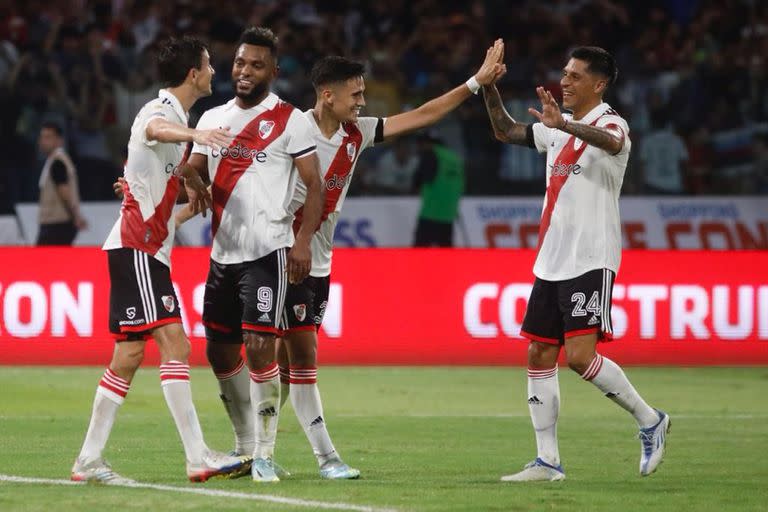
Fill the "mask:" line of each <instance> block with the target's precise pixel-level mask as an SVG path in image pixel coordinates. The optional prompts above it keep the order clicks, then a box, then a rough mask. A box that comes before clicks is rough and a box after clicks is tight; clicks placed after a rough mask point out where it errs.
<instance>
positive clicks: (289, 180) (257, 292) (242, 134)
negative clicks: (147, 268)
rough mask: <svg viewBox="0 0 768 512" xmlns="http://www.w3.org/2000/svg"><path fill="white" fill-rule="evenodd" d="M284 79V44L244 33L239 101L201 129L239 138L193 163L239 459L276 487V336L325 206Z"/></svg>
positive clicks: (267, 34) (256, 31)
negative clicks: (296, 205)
mask: <svg viewBox="0 0 768 512" xmlns="http://www.w3.org/2000/svg"><path fill="white" fill-rule="evenodd" d="M276 74H277V38H276V37H275V36H274V34H273V33H272V31H270V30H269V29H266V28H249V29H247V30H245V31H244V32H243V34H242V35H241V37H240V41H239V44H238V48H237V53H236V55H235V60H234V65H233V67H232V82H233V86H234V89H235V98H234V99H232V100H230V101H229V102H228V103H226V104H225V105H222V106H219V107H216V108H213V109H210V110H208V111H206V112H205V113H204V114H203V115H202V117H201V118H200V122H199V123H198V129H211V128H216V127H222V126H228V127H231V129H232V131H233V132H235V133H236V135H235V138H234V141H233V142H232V143H231V144H229V145H228V146H227V147H223V148H221V149H214V148H207V147H203V145H200V144H195V145H194V147H193V149H192V155H191V156H190V158H189V160H188V162H187V165H188V166H189V167H191V168H192V169H194V170H196V171H197V172H199V173H201V174H202V173H206V172H207V173H208V174H209V176H210V179H211V191H212V198H213V208H212V210H213V218H212V235H213V249H212V251H211V262H210V268H209V273H208V279H207V282H206V286H205V298H204V305H203V323H204V325H205V327H206V338H207V340H208V343H207V355H208V360H209V362H210V364H211V367H212V368H213V371H214V374H215V375H216V377H217V378H218V381H219V386H220V389H221V398H222V401H223V402H224V405H225V407H226V409H227V411H228V414H229V416H230V419H231V420H232V425H233V428H234V430H235V435H236V445H235V453H238V454H250V453H253V456H254V462H253V466H252V471H251V475H252V478H253V480H254V481H255V482H275V481H278V480H279V476H278V473H282V469H281V468H279V467H278V466H277V465H276V464H275V463H274V461H273V454H274V447H275V436H276V433H277V418H278V414H279V411H280V381H279V379H278V368H277V364H276V362H275V355H276V354H275V352H276V351H275V336H276V334H277V333H278V328H279V326H280V321H281V316H282V312H283V308H284V305H285V295H286V290H287V289H288V285H289V282H291V283H298V282H300V281H302V280H303V279H304V278H305V277H306V276H307V274H308V273H309V271H310V268H311V263H312V256H311V253H310V241H311V239H312V234H313V233H314V231H315V229H316V228H317V226H318V225H319V223H320V214H321V212H322V201H323V194H322V189H321V188H320V169H319V166H318V158H317V153H316V148H315V146H316V143H315V140H314V139H313V137H312V132H311V127H310V124H309V121H307V118H306V117H305V116H304V115H303V114H302V113H301V111H299V110H297V109H295V108H294V107H293V106H292V105H290V104H288V103H285V102H283V101H282V100H280V98H278V97H277V96H276V95H275V94H273V93H271V92H270V90H269V88H270V85H271V83H272V82H273V81H274V79H275V77H276ZM295 170H298V175H300V177H301V181H302V183H304V184H305V186H306V188H307V193H306V201H305V202H304V221H303V222H302V224H301V226H300V227H299V228H298V230H297V232H296V234H295V236H294V232H293V230H292V223H293V215H292V214H291V212H290V211H289V210H288V206H289V204H290V201H291V197H292V196H293V191H294V189H295V187H296V182H297V173H296V172H295ZM192 213H194V212H192ZM243 343H245V351H246V359H247V360H248V368H249V369H250V371H248V370H247V369H245V362H244V361H243V359H242V357H241V346H242V344H243ZM251 404H253V407H251Z"/></svg>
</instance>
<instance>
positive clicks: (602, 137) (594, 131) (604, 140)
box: [560, 118, 624, 155]
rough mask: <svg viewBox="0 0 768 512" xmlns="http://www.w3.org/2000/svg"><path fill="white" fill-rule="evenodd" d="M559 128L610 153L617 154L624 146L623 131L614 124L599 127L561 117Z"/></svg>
mask: <svg viewBox="0 0 768 512" xmlns="http://www.w3.org/2000/svg"><path fill="white" fill-rule="evenodd" d="M560 130H562V131H564V132H565V133H570V134H571V135H575V136H576V138H578V139H581V140H583V141H584V142H586V143H587V144H589V145H590V146H595V147H598V148H600V149H603V150H605V151H607V152H608V153H610V154H612V155H615V154H617V153H618V152H619V151H621V150H622V148H623V147H624V133H623V132H622V131H621V128H619V127H618V126H616V125H610V126H607V127H605V128H600V127H597V126H592V125H589V124H584V123H576V122H574V121H566V120H565V118H563V125H562V126H561V128H560Z"/></svg>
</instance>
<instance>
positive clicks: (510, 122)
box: [483, 84, 528, 146]
mask: <svg viewBox="0 0 768 512" xmlns="http://www.w3.org/2000/svg"><path fill="white" fill-rule="evenodd" d="M483 98H484V99H485V108H486V110H487V111H488V117H490V119H491V126H493V134H494V135H495V136H496V139H497V140H500V141H501V142H506V143H507V144H520V145H521V146H527V145H528V137H527V130H528V125H527V124H525V123H518V122H517V121H515V120H514V119H512V116H510V115H509V112H507V109H505V108H504V104H503V103H502V102H501V96H500V95H499V90H498V89H496V86H495V85H493V84H491V85H484V86H483Z"/></svg>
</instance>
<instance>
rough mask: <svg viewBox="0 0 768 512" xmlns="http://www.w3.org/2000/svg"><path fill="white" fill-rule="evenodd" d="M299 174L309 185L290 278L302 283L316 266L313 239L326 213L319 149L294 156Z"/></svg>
mask: <svg viewBox="0 0 768 512" xmlns="http://www.w3.org/2000/svg"><path fill="white" fill-rule="evenodd" d="M294 163H295V164H296V169H297V170H298V171H299V176H300V177H301V180H302V181H303V182H304V185H306V187H307V198H306V200H305V201H304V215H303V216H302V220H301V227H299V232H298V233H296V242H295V243H294V244H293V247H292V248H291V250H290V251H289V252H288V281H289V282H291V283H300V282H301V281H303V280H304V278H305V277H307V276H308V275H309V271H310V270H312V250H311V249H310V243H311V242H312V236H314V234H315V231H316V230H317V227H318V226H319V225H320V220H321V218H322V215H323V204H324V202H325V194H324V188H323V187H322V186H321V185H320V183H321V181H320V161H319V160H318V158H317V153H315V152H312V153H311V154H309V155H306V156H302V157H300V158H297V159H295V160H294Z"/></svg>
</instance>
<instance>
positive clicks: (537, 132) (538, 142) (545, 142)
mask: <svg viewBox="0 0 768 512" xmlns="http://www.w3.org/2000/svg"><path fill="white" fill-rule="evenodd" d="M531 129H532V130H533V144H534V146H535V147H536V151H538V152H539V153H546V152H547V149H548V148H549V144H550V142H552V129H551V128H547V127H546V126H544V123H533V124H532V125H531Z"/></svg>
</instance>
